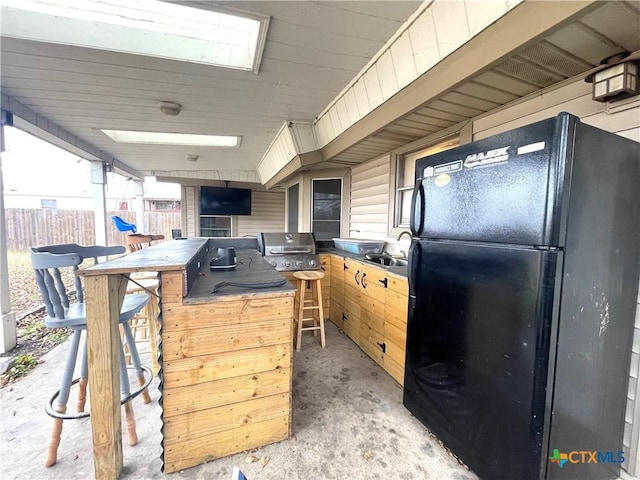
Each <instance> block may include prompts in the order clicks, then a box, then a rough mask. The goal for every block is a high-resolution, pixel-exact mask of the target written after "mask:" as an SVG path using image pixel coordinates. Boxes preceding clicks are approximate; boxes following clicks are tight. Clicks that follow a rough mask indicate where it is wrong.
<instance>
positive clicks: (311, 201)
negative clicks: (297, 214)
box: [309, 176, 344, 238]
mask: <svg viewBox="0 0 640 480" xmlns="http://www.w3.org/2000/svg"><path fill="white" fill-rule="evenodd" d="M322 180H339V181H340V219H339V220H338V226H339V230H338V232H339V234H338V237H336V238H339V237H341V236H342V222H343V220H344V209H343V202H344V178H343V177H340V176H333V177H315V178H311V189H310V190H311V194H310V196H309V210H310V212H309V231H310V232H313V224H314V215H313V203H314V193H315V182H316V181H322Z"/></svg>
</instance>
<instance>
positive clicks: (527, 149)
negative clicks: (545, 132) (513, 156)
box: [518, 142, 545, 155]
mask: <svg viewBox="0 0 640 480" xmlns="http://www.w3.org/2000/svg"><path fill="white" fill-rule="evenodd" d="M544 145H545V143H544V142H536V143H530V144H529V145H523V146H522V147H518V155H524V154H525V153H531V152H537V151H539V150H544Z"/></svg>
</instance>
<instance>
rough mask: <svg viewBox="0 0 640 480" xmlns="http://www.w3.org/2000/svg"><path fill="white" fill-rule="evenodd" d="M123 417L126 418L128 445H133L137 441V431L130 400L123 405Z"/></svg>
mask: <svg viewBox="0 0 640 480" xmlns="http://www.w3.org/2000/svg"><path fill="white" fill-rule="evenodd" d="M123 407H124V417H125V419H126V420H127V439H128V441H129V445H130V446H134V445H136V444H137V443H138V433H137V432H136V417H135V415H134V414H133V405H131V402H127V403H125V404H124V405H123Z"/></svg>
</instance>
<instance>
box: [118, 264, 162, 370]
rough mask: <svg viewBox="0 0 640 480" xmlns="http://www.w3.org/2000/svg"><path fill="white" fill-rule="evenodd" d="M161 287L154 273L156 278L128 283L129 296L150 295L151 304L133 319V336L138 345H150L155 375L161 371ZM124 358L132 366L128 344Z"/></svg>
mask: <svg viewBox="0 0 640 480" xmlns="http://www.w3.org/2000/svg"><path fill="white" fill-rule="evenodd" d="M159 287H160V282H159V280H158V274H157V273H154V276H153V277H149V278H132V279H131V280H129V283H127V295H131V294H139V293H148V294H149V302H148V303H147V304H146V305H145V307H144V308H143V309H142V310H140V311H139V312H138V313H137V314H136V315H135V316H134V317H133V318H132V319H131V334H132V336H133V341H134V342H135V343H136V345H140V344H144V343H147V342H148V343H149V350H150V352H151V366H152V370H153V374H154V375H158V372H159V371H160V365H159V362H158V331H159V326H158V317H159V316H160V302H159V294H158V289H159ZM124 356H125V361H126V363H127V365H131V363H132V362H131V349H130V348H129V346H128V344H126V345H125V351H124Z"/></svg>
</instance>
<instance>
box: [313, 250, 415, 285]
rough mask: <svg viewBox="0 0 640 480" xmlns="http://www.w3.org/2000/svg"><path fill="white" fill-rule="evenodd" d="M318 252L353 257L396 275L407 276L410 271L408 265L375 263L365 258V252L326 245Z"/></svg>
mask: <svg viewBox="0 0 640 480" xmlns="http://www.w3.org/2000/svg"><path fill="white" fill-rule="evenodd" d="M318 253H319V254H321V253H330V254H332V255H339V256H341V257H346V258H352V259H354V260H358V261H360V262H364V263H366V264H367V265H371V266H372V267H378V268H381V269H382V270H386V271H387V272H389V273H392V274H394V275H397V276H399V277H404V278H407V276H408V275H407V272H408V268H407V267H391V266H386V265H380V264H377V263H373V262H369V261H367V260H365V258H364V254H358V253H351V252H347V251H346V250H341V249H339V248H335V247H334V248H326V247H322V248H319V249H318Z"/></svg>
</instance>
